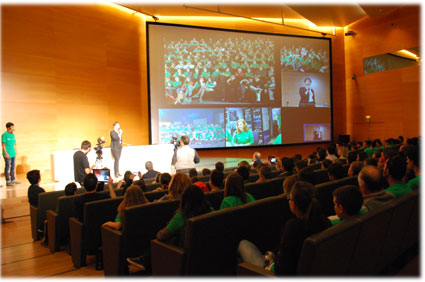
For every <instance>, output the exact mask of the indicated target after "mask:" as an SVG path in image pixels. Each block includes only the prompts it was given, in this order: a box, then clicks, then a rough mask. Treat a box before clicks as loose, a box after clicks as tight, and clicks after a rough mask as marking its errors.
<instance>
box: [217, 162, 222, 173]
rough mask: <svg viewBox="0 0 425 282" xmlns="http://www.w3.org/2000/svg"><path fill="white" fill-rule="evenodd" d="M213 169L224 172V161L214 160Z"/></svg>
mask: <svg viewBox="0 0 425 282" xmlns="http://www.w3.org/2000/svg"><path fill="white" fill-rule="evenodd" d="M215 169H217V170H219V171H221V172H222V173H224V163H222V162H216V163H215Z"/></svg>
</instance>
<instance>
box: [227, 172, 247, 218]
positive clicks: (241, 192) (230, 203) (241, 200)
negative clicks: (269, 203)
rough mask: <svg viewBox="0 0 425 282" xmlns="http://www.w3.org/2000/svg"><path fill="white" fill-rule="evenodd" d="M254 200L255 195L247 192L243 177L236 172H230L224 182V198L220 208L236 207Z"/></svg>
mask: <svg viewBox="0 0 425 282" xmlns="http://www.w3.org/2000/svg"><path fill="white" fill-rule="evenodd" d="M254 201H255V199H254V197H253V196H252V195H251V194H249V193H246V192H245V186H244V183H243V178H242V177H241V176H240V175H239V174H238V173H236V172H232V173H231V174H229V175H228V176H227V178H226V181H225V183H224V199H223V201H222V202H221V206H220V209H221V210H222V209H225V208H230V207H236V206H240V205H243V204H245V203H249V202H254Z"/></svg>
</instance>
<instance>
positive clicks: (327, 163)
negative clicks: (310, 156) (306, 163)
mask: <svg viewBox="0 0 425 282" xmlns="http://www.w3.org/2000/svg"><path fill="white" fill-rule="evenodd" d="M331 164H332V161H330V160H328V159H324V160H323V161H322V166H321V168H322V169H327V168H328V167H329V166H330V165H331Z"/></svg>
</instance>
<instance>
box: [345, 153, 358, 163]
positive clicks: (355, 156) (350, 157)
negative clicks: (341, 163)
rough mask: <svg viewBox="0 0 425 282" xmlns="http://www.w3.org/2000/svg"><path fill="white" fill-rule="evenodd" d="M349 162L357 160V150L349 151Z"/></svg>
mask: <svg viewBox="0 0 425 282" xmlns="http://www.w3.org/2000/svg"><path fill="white" fill-rule="evenodd" d="M347 160H348V163H350V164H351V163H352V162H355V161H356V160H357V152H349V153H348V157H347Z"/></svg>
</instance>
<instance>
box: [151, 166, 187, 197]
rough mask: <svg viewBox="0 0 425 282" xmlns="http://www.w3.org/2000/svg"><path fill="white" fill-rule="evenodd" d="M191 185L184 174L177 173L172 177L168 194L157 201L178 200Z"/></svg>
mask: <svg viewBox="0 0 425 282" xmlns="http://www.w3.org/2000/svg"><path fill="white" fill-rule="evenodd" d="M190 185H192V182H191V181H190V178H189V176H187V175H186V174H185V173H182V172H177V173H176V174H174V175H173V177H172V178H171V181H170V185H169V187H168V194H166V195H164V196H162V197H161V198H160V199H159V200H158V201H167V200H170V201H173V200H179V199H181V197H182V194H183V192H184V190H185V189H186V188H187V187H189V186H190Z"/></svg>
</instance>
